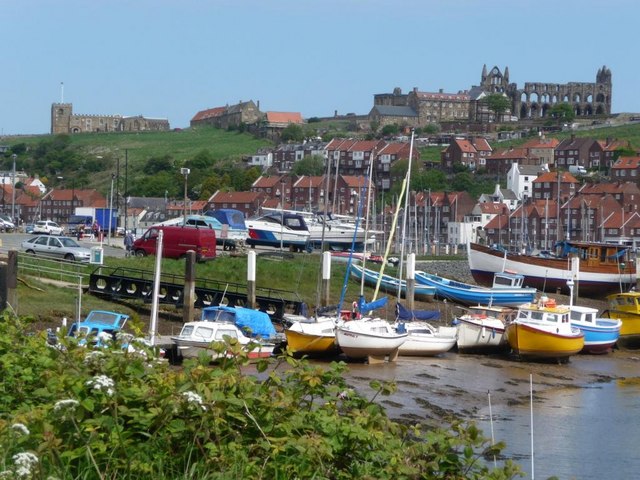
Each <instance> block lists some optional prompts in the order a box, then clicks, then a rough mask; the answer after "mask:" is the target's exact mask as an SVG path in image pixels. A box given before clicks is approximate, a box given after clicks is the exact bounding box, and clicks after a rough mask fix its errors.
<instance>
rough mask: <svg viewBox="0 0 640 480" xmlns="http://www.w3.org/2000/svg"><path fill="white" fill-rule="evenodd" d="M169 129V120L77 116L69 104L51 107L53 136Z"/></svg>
mask: <svg viewBox="0 0 640 480" xmlns="http://www.w3.org/2000/svg"><path fill="white" fill-rule="evenodd" d="M169 128H170V127H169V120H167V119H166V118H146V117H143V116H141V115H139V116H134V117H123V116H121V115H78V114H74V113H73V104H71V103H54V104H52V105H51V133H52V134H54V135H56V134H61V133H63V134H68V133H86V132H149V131H153V132H159V131H160V132H163V131H167V130H169Z"/></svg>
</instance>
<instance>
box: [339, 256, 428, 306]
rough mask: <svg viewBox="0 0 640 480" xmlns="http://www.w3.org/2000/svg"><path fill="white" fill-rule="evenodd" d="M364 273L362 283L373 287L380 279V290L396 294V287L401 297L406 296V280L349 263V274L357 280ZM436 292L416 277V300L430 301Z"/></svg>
mask: <svg viewBox="0 0 640 480" xmlns="http://www.w3.org/2000/svg"><path fill="white" fill-rule="evenodd" d="M363 275H364V283H365V284H366V285H369V286H372V287H375V286H376V285H377V284H378V279H380V290H382V291H384V292H387V293H392V294H397V293H398V289H399V290H400V295H401V297H402V298H406V296H407V282H406V280H400V279H398V278H396V277H393V276H391V275H387V274H384V273H383V274H380V272H377V271H375V270H371V269H369V268H364V267H362V265H357V264H352V265H351V276H352V277H353V278H355V279H357V280H361V279H362V276H363ZM435 292H436V289H435V287H433V286H430V285H423V284H419V283H418V282H417V279H416V283H415V288H414V293H413V297H414V298H415V299H416V300H421V301H423V302H430V301H432V300H433V296H434V294H435Z"/></svg>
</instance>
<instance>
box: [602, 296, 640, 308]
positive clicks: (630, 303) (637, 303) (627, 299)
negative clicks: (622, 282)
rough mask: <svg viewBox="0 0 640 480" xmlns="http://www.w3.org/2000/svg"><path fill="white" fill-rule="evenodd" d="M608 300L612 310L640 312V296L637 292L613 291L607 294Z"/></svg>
mask: <svg viewBox="0 0 640 480" xmlns="http://www.w3.org/2000/svg"><path fill="white" fill-rule="evenodd" d="M607 300H608V301H609V308H610V309H611V310H620V311H622V312H632V313H640V296H639V295H638V293H637V292H623V293H613V294H611V295H609V296H607Z"/></svg>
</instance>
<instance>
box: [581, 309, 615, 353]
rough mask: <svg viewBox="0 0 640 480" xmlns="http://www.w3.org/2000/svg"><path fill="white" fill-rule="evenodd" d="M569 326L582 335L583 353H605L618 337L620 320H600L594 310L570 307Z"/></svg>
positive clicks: (596, 311)
mask: <svg viewBox="0 0 640 480" xmlns="http://www.w3.org/2000/svg"><path fill="white" fill-rule="evenodd" d="M571 325H572V326H574V327H578V328H579V329H580V330H581V331H582V332H583V333H584V348H583V349H582V351H583V352H584V353H607V352H610V351H611V349H612V348H613V346H614V345H615V344H616V342H617V341H618V338H619V337H620V329H621V328H622V320H620V319H619V318H600V317H598V309H596V308H591V307H582V306H579V305H571Z"/></svg>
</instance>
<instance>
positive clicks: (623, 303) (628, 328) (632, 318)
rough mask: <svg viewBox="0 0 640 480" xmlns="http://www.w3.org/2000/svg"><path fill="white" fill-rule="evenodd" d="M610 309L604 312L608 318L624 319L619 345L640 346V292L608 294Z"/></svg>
mask: <svg viewBox="0 0 640 480" xmlns="http://www.w3.org/2000/svg"><path fill="white" fill-rule="evenodd" d="M607 302H608V304H609V309H608V310H606V311H605V312H603V316H606V317H608V318H619V319H620V320H622V327H620V337H619V338H618V346H621V347H626V348H637V347H639V346H640V292H636V291H632V292H623V293H612V294H610V295H608V296H607Z"/></svg>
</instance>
